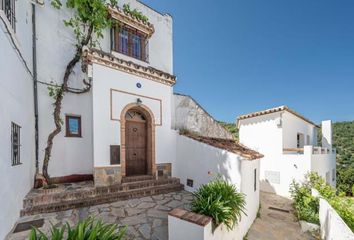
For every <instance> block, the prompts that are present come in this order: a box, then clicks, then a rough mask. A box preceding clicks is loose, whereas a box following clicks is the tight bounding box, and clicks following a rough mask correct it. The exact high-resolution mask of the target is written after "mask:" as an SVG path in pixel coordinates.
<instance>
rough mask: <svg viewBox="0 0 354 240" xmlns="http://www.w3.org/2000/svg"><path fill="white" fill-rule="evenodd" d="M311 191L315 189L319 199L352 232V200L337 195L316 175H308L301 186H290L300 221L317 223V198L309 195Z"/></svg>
mask: <svg viewBox="0 0 354 240" xmlns="http://www.w3.org/2000/svg"><path fill="white" fill-rule="evenodd" d="M311 189H316V190H317V191H318V192H319V194H320V195H321V197H323V198H324V199H326V200H327V201H328V202H329V204H330V205H331V206H332V207H333V208H334V209H335V210H336V212H337V213H338V215H339V216H340V217H341V218H342V219H343V220H344V222H345V223H346V224H347V225H348V227H349V228H350V229H351V230H352V231H354V199H353V198H350V197H343V196H342V195H341V194H339V195H337V194H336V190H335V189H334V188H333V187H331V186H330V185H328V184H327V183H326V182H325V180H324V179H323V178H321V177H320V176H319V175H318V174H317V173H309V174H307V175H306V176H305V181H304V182H303V183H301V184H299V183H296V182H295V181H293V183H292V184H291V186H290V193H291V197H292V199H293V200H294V207H295V210H296V212H297V214H298V218H299V219H300V220H304V221H307V222H312V223H317V224H318V223H319V217H318V212H319V198H318V197H313V196H312V195H311Z"/></svg>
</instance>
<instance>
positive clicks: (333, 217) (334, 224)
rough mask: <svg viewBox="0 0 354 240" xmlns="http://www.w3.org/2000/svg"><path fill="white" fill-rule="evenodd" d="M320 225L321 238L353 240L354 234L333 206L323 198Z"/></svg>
mask: <svg viewBox="0 0 354 240" xmlns="http://www.w3.org/2000/svg"><path fill="white" fill-rule="evenodd" d="M319 217H320V225H321V238H322V239H328V240H337V239H341V240H352V239H354V233H353V232H352V230H350V228H349V227H348V226H347V225H346V224H345V222H344V221H343V219H342V218H341V217H340V216H339V215H338V213H337V212H336V211H335V210H334V209H333V208H332V206H331V205H330V204H329V203H328V202H327V201H326V200H325V199H323V198H320V212H319Z"/></svg>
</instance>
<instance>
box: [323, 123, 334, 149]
mask: <svg viewBox="0 0 354 240" xmlns="http://www.w3.org/2000/svg"><path fill="white" fill-rule="evenodd" d="M322 147H324V148H328V149H329V150H330V151H332V121H331V120H327V121H322Z"/></svg>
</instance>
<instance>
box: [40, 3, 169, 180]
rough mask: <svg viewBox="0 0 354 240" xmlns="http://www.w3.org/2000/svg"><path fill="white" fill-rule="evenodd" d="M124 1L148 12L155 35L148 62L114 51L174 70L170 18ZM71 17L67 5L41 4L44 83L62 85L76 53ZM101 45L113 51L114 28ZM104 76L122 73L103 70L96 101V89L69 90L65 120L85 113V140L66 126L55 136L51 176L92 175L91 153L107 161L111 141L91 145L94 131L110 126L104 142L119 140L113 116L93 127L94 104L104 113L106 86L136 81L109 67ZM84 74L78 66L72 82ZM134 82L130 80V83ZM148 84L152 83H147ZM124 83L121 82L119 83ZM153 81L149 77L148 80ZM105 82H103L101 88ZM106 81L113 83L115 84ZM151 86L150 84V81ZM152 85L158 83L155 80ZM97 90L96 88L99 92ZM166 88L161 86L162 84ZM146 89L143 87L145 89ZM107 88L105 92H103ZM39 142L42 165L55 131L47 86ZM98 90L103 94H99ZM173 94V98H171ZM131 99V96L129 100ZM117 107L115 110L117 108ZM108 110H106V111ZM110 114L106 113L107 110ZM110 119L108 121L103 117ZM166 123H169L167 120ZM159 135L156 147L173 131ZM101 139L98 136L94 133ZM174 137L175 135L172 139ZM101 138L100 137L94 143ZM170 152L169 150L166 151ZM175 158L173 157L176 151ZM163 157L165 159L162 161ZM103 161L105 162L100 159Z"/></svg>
mask: <svg viewBox="0 0 354 240" xmlns="http://www.w3.org/2000/svg"><path fill="white" fill-rule="evenodd" d="M125 2H129V3H130V4H131V8H132V9H134V8H138V9H139V10H141V11H142V12H143V13H144V14H145V15H147V16H148V18H149V20H150V22H151V23H152V24H153V25H154V27H155V33H154V34H153V35H152V37H151V39H150V40H149V63H145V62H142V61H139V60H136V59H134V58H130V57H128V56H124V55H122V54H119V53H113V54H115V55H116V56H117V57H119V58H123V59H126V60H129V61H133V62H136V63H138V64H141V65H144V66H152V67H154V68H157V69H159V70H162V71H166V72H168V73H172V71H173V68H172V64H173V61H172V50H173V49H172V48H173V44H172V18H171V17H170V16H169V15H162V14H160V13H158V12H156V11H154V10H153V9H151V8H149V7H147V6H145V5H144V4H142V3H140V2H138V1H136V0H122V1H119V5H120V6H122V5H123V4H124V3H125ZM71 15H72V12H70V11H69V10H67V9H65V8H63V9H61V10H57V9H54V8H53V7H52V6H51V5H50V1H49V0H47V1H45V5H44V6H43V7H38V8H37V23H38V24H37V35H38V36H37V39H38V40H37V48H38V76H39V77H38V78H39V80H40V81H42V82H47V83H50V82H54V83H60V82H61V81H62V77H63V74H64V71H65V67H66V64H67V63H68V61H70V60H71V58H72V57H73V54H74V50H75V48H74V43H75V38H74V35H73V33H72V30H71V29H70V28H67V27H65V26H64V23H63V20H64V19H68V18H69V17H70V16H71ZM100 42H101V44H100V47H101V48H102V50H103V51H106V52H109V53H110V52H111V51H110V31H109V29H107V30H106V31H104V38H103V39H101V40H100ZM102 70H103V72H104V71H106V70H107V71H106V73H103V76H107V75H108V74H112V76H115V77H118V78H119V79H117V80H116V81H115V80H112V78H113V77H111V78H110V79H103V78H102V74H101V73H100V74H99V75H97V72H96V75H95V76H98V78H96V77H94V79H93V89H92V91H94V92H95V93H96V95H95V96H97V97H99V98H98V99H93V98H94V97H93V94H92V92H90V93H86V94H82V95H73V94H66V96H65V99H64V101H63V108H62V119H65V114H75V115H81V122H82V138H67V137H65V124H64V126H63V130H62V132H61V133H60V134H59V135H58V136H57V137H56V138H55V140H54V147H53V152H52V159H51V162H50V164H49V173H50V175H51V176H52V177H56V176H65V175H71V174H91V173H92V172H93V165H94V160H93V156H94V155H95V156H97V157H98V158H97V159H96V160H97V161H98V163H99V162H100V161H103V162H107V159H108V160H109V158H107V154H109V145H103V146H102V147H98V148H95V153H94V148H93V145H94V143H93V135H94V132H93V129H101V130H102V131H103V132H105V133H107V132H109V131H110V130H112V131H111V132H109V134H107V135H106V136H104V137H103V139H104V140H105V141H103V143H117V142H119V134H120V133H119V131H117V127H119V125H117V124H116V122H114V121H110V120H109V115H104V116H102V119H103V120H104V121H103V122H99V121H98V118H96V121H95V124H98V126H94V122H93V114H94V112H93V103H94V104H96V106H100V107H101V106H102V108H103V110H102V111H103V112H104V111H105V107H104V106H105V104H109V101H108V102H107V101H105V100H106V99H107V98H109V96H110V91H109V90H108V91H105V90H106V89H110V88H115V89H121V90H122V89H126V90H127V89H128V90H129V87H126V85H129V84H133V86H135V84H136V82H137V81H140V79H139V80H137V79H134V78H133V77H131V76H129V75H128V74H124V73H122V72H119V71H112V70H111V69H109V68H106V70H104V69H102ZM84 77H85V76H83V75H82V73H81V70H80V65H78V66H77V67H76V68H75V69H74V73H73V76H72V78H71V80H70V86H72V87H76V88H80V87H82V86H81V82H82V79H83V78H84ZM130 81H132V82H130ZM142 81H143V82H144V83H143V85H144V87H146V86H147V85H149V83H147V84H145V81H147V80H142ZM122 82H124V84H122V85H120V83H122ZM150 82H151V81H150ZM101 84H102V86H100V85H101ZM107 84H112V85H111V86H109V85H107ZM149 86H150V85H149ZM151 86H157V84H156V83H155V85H154V84H152V85H151ZM94 88H97V90H95V89H94ZM162 88H163V87H162ZM143 89H145V88H143ZM101 90H103V92H100V91H101ZM38 91H39V126H40V131H39V140H40V147H39V150H40V160H41V164H42V160H43V156H44V148H45V147H46V140H47V137H48V134H49V133H50V131H52V130H53V129H54V123H53V117H52V112H53V106H52V103H53V99H52V98H50V97H49V96H48V89H47V86H46V85H44V84H40V85H39V90H38ZM98 92H100V93H99V94H97V93H98ZM159 92H160V90H159V87H157V89H156V94H155V93H154V92H153V91H152V90H151V89H150V90H149V93H148V95H149V96H155V97H160V93H159ZM171 92H172V91H171V90H167V92H166V94H165V95H164V97H163V98H164V102H163V104H164V105H163V106H164V111H165V112H164V115H166V116H167V119H166V122H167V121H168V116H169V115H170V111H171V110H170V108H171V103H170V100H166V101H165V96H166V95H170V94H171ZM168 98H170V97H168ZM127 99H129V100H130V99H131V98H129V97H128V98H127ZM115 110H116V109H115ZM104 113H106V112H104ZM107 114H108V113H107ZM105 117H107V119H105ZM165 126H166V124H165ZM157 132H158V134H157V136H161V135H163V136H164V137H163V138H162V139H161V138H160V137H159V138H158V139H157V140H158V142H157V143H156V146H159V145H161V144H160V143H159V142H165V141H166V140H171V139H170V138H171V137H169V135H168V134H169V133H168V132H167V131H166V129H165V128H159V127H158V128H157ZM96 135H97V136H98V137H100V135H99V134H96ZM173 140H174V139H173V138H172V140H171V141H173ZM96 142H97V141H96ZM166 151H167V150H166ZM158 154H159V157H158V159H161V161H162V162H165V161H166V162H169V161H172V160H170V158H171V157H170V156H169V155H168V154H167V153H165V152H164V151H163V150H161V151H160V153H158ZM173 156H174V155H173ZM162 159H163V160H162ZM99 165H102V164H101V163H99Z"/></svg>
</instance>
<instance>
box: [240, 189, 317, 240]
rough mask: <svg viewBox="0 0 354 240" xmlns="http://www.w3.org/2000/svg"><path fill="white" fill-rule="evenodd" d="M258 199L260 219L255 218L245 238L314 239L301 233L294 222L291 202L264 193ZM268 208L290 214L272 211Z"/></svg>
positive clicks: (266, 239)
mask: <svg viewBox="0 0 354 240" xmlns="http://www.w3.org/2000/svg"><path fill="white" fill-rule="evenodd" d="M260 197H261V211H260V218H257V219H256V220H255V222H254V223H253V225H252V226H251V228H250V230H249V232H248V236H247V239H248V240H259V239H262V240H302V239H315V238H314V237H312V236H311V234H310V233H302V232H301V227H300V224H299V222H297V220H296V217H295V215H294V210H293V207H292V202H291V201H290V200H289V199H287V198H284V197H280V196H278V195H275V194H271V193H265V192H261V193H260ZM269 207H275V208H279V209H284V210H289V211H290V212H289V213H287V212H282V211H278V210H272V209H269Z"/></svg>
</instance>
